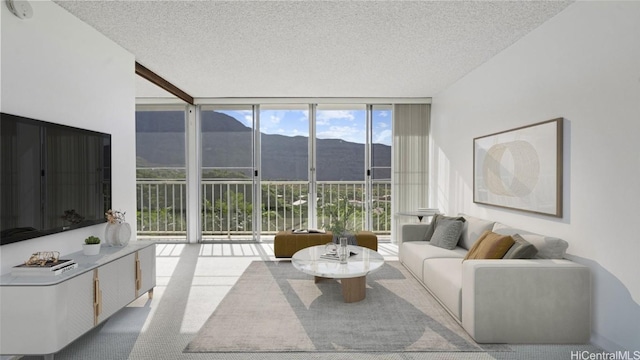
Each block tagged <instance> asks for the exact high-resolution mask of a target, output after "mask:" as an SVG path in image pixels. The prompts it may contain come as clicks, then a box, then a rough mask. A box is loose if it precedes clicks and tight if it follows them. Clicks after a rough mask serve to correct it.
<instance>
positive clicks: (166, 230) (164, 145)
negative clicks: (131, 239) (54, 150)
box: [127, 106, 187, 241]
mask: <svg viewBox="0 0 640 360" xmlns="http://www.w3.org/2000/svg"><path fill="white" fill-rule="evenodd" d="M185 123H186V121H185V107H184V106H153V107H138V109H137V110H136V159H137V160H136V178H137V179H136V196H137V214H136V218H137V222H138V224H137V226H138V236H142V237H146V236H148V237H153V238H157V237H162V238H163V239H165V240H168V239H174V240H179V241H184V240H185V239H186V233H187V221H186V220H187V188H186V181H185V179H186V157H185V153H186V152H185V141H186V134H185V129H186V128H185ZM127 216H130V215H129V214H127Z"/></svg>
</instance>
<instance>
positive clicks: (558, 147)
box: [473, 118, 563, 217]
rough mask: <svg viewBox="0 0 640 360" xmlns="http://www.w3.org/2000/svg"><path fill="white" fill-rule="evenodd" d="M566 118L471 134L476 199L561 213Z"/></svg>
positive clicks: (493, 203) (500, 205)
mask: <svg viewBox="0 0 640 360" xmlns="http://www.w3.org/2000/svg"><path fill="white" fill-rule="evenodd" d="M562 139H563V118H556V119H552V120H548V121H543V122H539V123H535V124H531V125H526V126H522V127H518V128H514V129H510V130H506V131H502V132H498V133H494V134H489V135H484V136H480V137H477V138H474V139H473V202H474V203H476V204H483V205H492V206H498V207H503V208H508V209H516V210H522V211H526V212H531V213H536V214H543V215H550V216H555V217H562V187H563V186H562V173H563V141H562Z"/></svg>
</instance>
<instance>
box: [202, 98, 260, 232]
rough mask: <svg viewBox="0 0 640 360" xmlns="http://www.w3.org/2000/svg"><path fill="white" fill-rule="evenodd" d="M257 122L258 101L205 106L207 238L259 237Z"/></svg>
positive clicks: (204, 222) (204, 207)
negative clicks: (255, 229) (255, 105)
mask: <svg viewBox="0 0 640 360" xmlns="http://www.w3.org/2000/svg"><path fill="white" fill-rule="evenodd" d="M255 123H256V118H255V117H254V110H253V107H252V106H233V107H231V106H216V107H203V108H202V109H201V111H200V145H201V155H200V156H201V159H202V160H201V163H202V164H201V171H200V174H201V189H200V195H201V198H202V201H201V206H202V208H201V228H202V239H203V240H220V239H231V238H232V236H234V237H235V238H237V239H251V238H253V235H252V234H253V224H254V220H253V216H254V206H253V198H254V191H253V177H254V170H255V169H254V128H255Z"/></svg>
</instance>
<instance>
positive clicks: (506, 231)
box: [493, 223, 569, 259]
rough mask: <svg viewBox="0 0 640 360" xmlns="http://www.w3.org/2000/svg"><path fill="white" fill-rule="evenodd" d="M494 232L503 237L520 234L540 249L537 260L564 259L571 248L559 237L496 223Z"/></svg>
mask: <svg viewBox="0 0 640 360" xmlns="http://www.w3.org/2000/svg"><path fill="white" fill-rule="evenodd" d="M493 232H495V233H498V234H503V235H514V234H519V235H520V236H522V238H524V239H525V240H527V241H528V242H530V243H531V244H533V246H535V247H536V249H538V253H537V254H536V256H535V258H536V259H562V258H564V254H565V253H566V251H567V248H568V247H569V243H567V242H566V241H564V240H562V239H559V238H557V237H552V236H544V235H540V234H534V233H531V232H528V231H525V230H520V229H514V228H512V227H509V226H506V225H504V224H501V223H496V224H495V225H494V226H493Z"/></svg>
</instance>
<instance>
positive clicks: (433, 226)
mask: <svg viewBox="0 0 640 360" xmlns="http://www.w3.org/2000/svg"><path fill="white" fill-rule="evenodd" d="M439 216H440V215H438V214H436V215H433V218H431V223H430V224H429V227H428V228H427V232H426V233H425V234H424V241H429V240H431V237H432V236H433V231H434V230H435V229H436V222H437V221H438V217H439Z"/></svg>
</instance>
